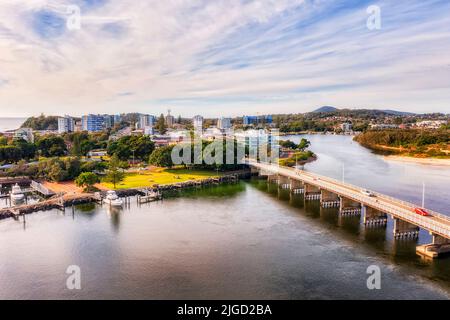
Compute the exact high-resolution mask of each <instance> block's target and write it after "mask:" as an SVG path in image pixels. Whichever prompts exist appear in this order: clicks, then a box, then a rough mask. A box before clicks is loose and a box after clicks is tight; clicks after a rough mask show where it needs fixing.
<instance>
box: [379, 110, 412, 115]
mask: <svg viewBox="0 0 450 320" xmlns="http://www.w3.org/2000/svg"><path fill="white" fill-rule="evenodd" d="M380 111H382V112H384V113H387V114H390V115H393V116H413V115H415V113H412V112H403V111H396V110H380Z"/></svg>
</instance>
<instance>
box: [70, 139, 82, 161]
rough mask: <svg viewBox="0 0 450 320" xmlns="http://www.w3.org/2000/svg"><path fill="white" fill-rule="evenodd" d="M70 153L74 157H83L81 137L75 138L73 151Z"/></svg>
mask: <svg viewBox="0 0 450 320" xmlns="http://www.w3.org/2000/svg"><path fill="white" fill-rule="evenodd" d="M70 153H71V154H72V155H74V156H77V157H79V156H81V144H80V135H75V136H74V137H73V142H72V149H71V150H70Z"/></svg>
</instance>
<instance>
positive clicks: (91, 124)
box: [81, 114, 105, 132]
mask: <svg viewBox="0 0 450 320" xmlns="http://www.w3.org/2000/svg"><path fill="white" fill-rule="evenodd" d="M81 127H82V130H83V131H88V132H99V131H102V130H103V129H105V116H103V115H99V114H98V115H96V114H89V115H85V116H83V117H81Z"/></svg>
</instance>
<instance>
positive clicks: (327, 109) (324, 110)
mask: <svg viewBox="0 0 450 320" xmlns="http://www.w3.org/2000/svg"><path fill="white" fill-rule="evenodd" d="M336 111H339V109H338V108H335V107H331V106H323V107H321V108H319V109H316V110H314V111H312V113H327V112H336Z"/></svg>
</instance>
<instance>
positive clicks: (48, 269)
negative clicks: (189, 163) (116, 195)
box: [0, 136, 450, 299]
mask: <svg viewBox="0 0 450 320" xmlns="http://www.w3.org/2000/svg"><path fill="white" fill-rule="evenodd" d="M308 138H310V139H311V140H312V142H313V149H314V151H316V152H317V153H318V154H319V160H318V161H317V162H316V163H314V164H312V165H310V166H309V167H308V170H312V171H317V172H320V173H322V174H328V175H330V176H334V177H336V178H341V175H342V163H345V180H346V181H348V182H352V183H355V184H360V185H365V186H367V187H370V188H373V189H375V190H377V191H381V192H385V193H388V194H391V195H394V196H399V197H402V198H404V199H406V200H410V201H416V202H417V201H419V202H420V201H421V200H420V199H421V185H422V180H426V185H427V199H428V200H427V205H428V206H429V207H431V208H433V209H435V210H439V211H441V212H446V213H448V211H446V210H447V208H449V204H450V201H449V197H448V192H449V190H448V189H449V181H450V179H449V178H450V168H445V167H441V168H435V167H429V166H417V165H412V164H408V165H403V164H399V163H389V162H385V161H384V160H383V158H381V157H379V156H375V155H373V154H371V153H370V152H369V151H367V150H366V149H364V148H361V147H360V146H358V145H357V144H355V143H352V142H351V139H350V138H349V137H340V136H326V137H324V136H310V137H308ZM391 230H392V229H391V226H388V227H387V228H386V229H365V228H364V227H363V226H362V225H361V224H360V221H359V218H342V217H339V216H338V214H337V211H336V210H335V209H326V210H325V209H321V208H319V205H318V203H315V202H308V203H306V204H305V203H304V201H303V198H302V197H301V196H294V197H290V196H289V193H288V192H285V191H282V190H278V188H277V186H274V185H267V183H266V182H265V181H263V180H252V181H251V182H240V183H239V184H235V185H224V186H218V187H212V188H205V189H193V190H185V191H183V192H182V193H181V194H177V195H174V196H172V197H169V198H167V199H165V200H164V201H162V202H158V203H150V204H146V205H142V206H138V205H137V204H136V202H135V200H132V201H131V207H130V208H127V209H123V210H112V211H111V210H110V209H109V208H107V207H106V206H104V207H100V206H97V205H88V206H80V207H77V208H75V210H74V212H72V210H70V209H69V210H66V213H65V214H63V213H61V212H59V211H56V210H55V211H49V212H42V213H37V214H33V215H29V216H27V217H26V223H25V224H24V223H23V222H22V221H19V222H18V221H13V220H4V221H0V298H8V299H9V298H32V299H37V298H44V299H45V298H59V299H72V298H86V299H95V298H97V299H99V298H114V299H116V298H125V299H133V298H158V299H165V298H171V299H177V298H181V299H196V298H210V299H216V298H225V299H226V298H232V299H249V298H261V299H263V298H272V299H282V298H286V299H329V298H342V299H346V298H356V299H406V298H425V299H448V297H449V295H450V259H444V260H438V261H433V262H429V261H425V260H422V259H421V258H419V257H416V255H415V249H414V248H415V245H416V242H414V241H406V242H396V241H393V240H392V235H391ZM428 240H429V238H428V236H427V235H426V234H421V239H420V241H421V242H425V241H428ZM69 265H78V266H80V268H81V272H82V290H79V291H69V290H67V289H66V286H65V282H66V278H67V275H66V274H65V270H66V268H67V266H69ZM370 265H378V266H379V267H380V268H381V270H382V290H375V291H370V290H368V289H367V287H366V280H367V274H366V269H367V267H368V266H370Z"/></svg>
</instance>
